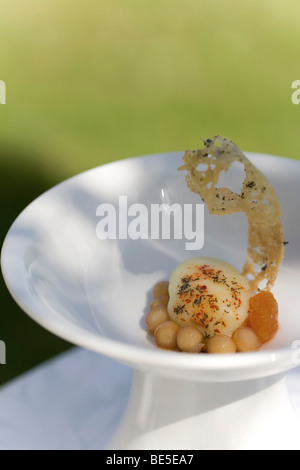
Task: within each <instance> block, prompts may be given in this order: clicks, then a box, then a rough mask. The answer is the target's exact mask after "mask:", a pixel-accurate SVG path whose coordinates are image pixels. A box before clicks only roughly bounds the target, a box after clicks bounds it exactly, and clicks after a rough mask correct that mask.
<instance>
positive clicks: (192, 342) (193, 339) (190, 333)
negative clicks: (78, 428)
mask: <svg viewBox="0 0 300 470" xmlns="http://www.w3.org/2000/svg"><path fill="white" fill-rule="evenodd" d="M177 346H178V347H179V349H180V350H181V351H183V352H190V353H198V352H200V351H201V349H202V348H203V346H204V336H203V334H202V333H201V331H200V330H199V328H197V327H195V326H184V327H182V328H180V330H179V331H178V334H177Z"/></svg>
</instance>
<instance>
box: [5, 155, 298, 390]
mask: <svg viewBox="0 0 300 470" xmlns="http://www.w3.org/2000/svg"><path fill="white" fill-rule="evenodd" d="M182 155H183V154H182V153H168V154H158V155H150V156H145V157H139V158H132V159H128V160H124V161H118V162H115V163H111V164H108V165H104V166H100V167H98V168H95V169H93V170H90V171H87V172H85V173H83V174H81V175H78V176H76V177H74V178H71V179H69V180H67V181H65V182H64V183H62V184H59V185H58V186H56V187H54V188H53V189H51V190H50V191H48V192H46V193H45V194H43V195H42V196H41V197H39V198H38V199H36V200H35V201H34V202H33V203H32V204H30V205H29V207H27V209H25V210H24V211H23V213H22V214H21V215H20V216H19V217H18V219H17V220H16V221H15V223H14V224H13V226H12V227H11V229H10V231H9V233H8V235H7V238H6V240H5V243H4V246H3V250H2V270H3V275H4V278H5V281H6V283H7V286H8V289H9V290H10V292H11V294H12V296H13V297H14V298H15V300H16V301H17V302H18V304H19V305H20V306H21V307H22V308H23V310H24V311H25V312H26V313H27V314H28V315H29V316H30V317H32V318H33V319H34V320H35V321H36V322H38V323H39V324H40V325H42V326H44V327H45V328H46V329H48V330H50V331H51V332H53V333H55V334H56V335H58V336H60V337H62V338H64V339H66V340H68V341H70V342H72V343H74V344H77V345H80V346H83V347H85V348H88V349H91V350H94V351H97V352H99V353H103V354H105V355H107V356H110V357H112V358H114V359H116V360H117V361H120V362H122V363H124V364H126V365H129V366H131V367H133V368H135V369H140V370H144V371H152V372H153V373H155V374H159V375H160V376H164V377H172V378H176V379H188V380H193V381H201V382H203V381H209V382H228V381H238V380H245V379H253V378H258V377H265V376H270V375H273V374H277V373H280V372H282V371H285V370H287V369H289V368H291V367H293V366H295V365H298V363H297V347H298V346H299V345H298V343H297V342H298V340H300V316H299V314H300V297H299V291H298V289H299V285H300V274H299V273H300V269H299V268H300V236H299V225H300V224H299V222H300V216H299V210H298V204H297V203H298V200H299V183H300V163H299V162H297V161H293V160H289V159H285V158H279V157H273V156H267V155H258V154H249V155H248V156H249V158H250V159H251V160H252V161H253V162H254V164H256V166H257V167H258V168H259V169H261V170H262V171H263V173H265V174H266V176H267V177H268V178H269V180H270V181H271V182H272V183H273V185H274V187H275V189H276V191H277V193H278V196H279V199H280V201H281V204H282V209H283V223H284V227H285V237H286V240H288V241H289V244H288V245H287V248H286V256H285V259H284V262H283V265H282V268H281V270H280V274H279V276H278V279H277V282H276V286H275V289H274V295H275V297H276V298H277V300H278V303H279V311H280V330H279V332H278V334H277V336H276V338H275V339H274V340H273V341H272V342H270V343H268V344H267V345H266V346H265V347H264V348H263V349H262V350H260V351H258V352H254V353H244V354H235V355H221V356H219V355H204V354H198V355H194V354H191V355H190V354H181V353H174V352H168V351H163V350H159V349H157V348H156V347H155V346H154V344H153V341H152V340H151V338H149V336H148V335H147V333H146V328H145V315H146V313H147V308H148V306H149V303H150V299H151V291H152V288H153V286H154V284H155V283H156V282H157V281H160V280H163V279H168V278H169V275H170V273H171V272H172V270H173V269H174V268H175V267H176V265H177V264H178V263H179V262H181V261H182V260H184V259H187V258H189V257H192V256H199V255H200V256H212V257H214V258H220V259H222V260H224V261H228V262H230V263H231V264H233V265H234V266H235V267H237V268H238V269H240V268H241V267H242V265H243V263H244V261H245V256H246V247H247V222H246V219H245V217H244V215H243V214H237V215H234V216H225V217H218V216H211V215H209V214H208V213H207V211H206V212H205V219H204V224H205V227H204V228H205V242H204V247H203V249H202V250H200V252H195V251H186V249H185V242H186V241H185V240H150V239H148V240H132V239H124V240H118V239H116V240H100V239H99V238H98V237H97V235H96V227H97V223H98V222H99V217H97V215H96V211H97V207H98V206H99V205H100V204H103V203H111V204H113V205H114V206H115V207H116V209H118V203H119V196H127V198H128V204H133V203H142V204H144V205H145V206H146V207H148V208H149V210H150V205H151V204H153V203H157V204H161V203H163V202H164V203H167V204H173V203H180V204H183V203H189V204H191V203H192V204H197V203H198V204H199V203H201V202H202V201H201V200H199V197H198V196H197V195H195V194H193V193H191V192H190V191H189V190H188V189H187V187H186V183H185V177H184V176H185V175H184V173H183V172H178V171H177V168H178V166H179V165H180V164H181V158H182ZM235 176H238V172H237V170H236V174H235V170H234V171H233V173H232V174H231V177H232V178H233V179H234V178H235ZM298 356H299V355H298Z"/></svg>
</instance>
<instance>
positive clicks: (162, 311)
mask: <svg viewBox="0 0 300 470" xmlns="http://www.w3.org/2000/svg"><path fill="white" fill-rule="evenodd" d="M167 320H170V317H169V314H168V310H167V307H166V306H165V305H158V306H157V307H155V308H152V309H150V311H149V313H148V315H147V316H146V325H147V327H148V330H149V331H150V332H151V333H153V332H154V331H155V328H157V327H158V325H160V323H162V322H164V321H167Z"/></svg>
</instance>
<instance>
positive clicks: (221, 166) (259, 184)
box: [179, 136, 284, 291]
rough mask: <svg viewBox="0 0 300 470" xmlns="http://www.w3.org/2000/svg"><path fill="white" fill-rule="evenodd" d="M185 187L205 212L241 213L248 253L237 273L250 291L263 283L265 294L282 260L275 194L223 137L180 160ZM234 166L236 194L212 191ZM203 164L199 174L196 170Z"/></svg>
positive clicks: (205, 142) (211, 141)
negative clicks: (239, 179)
mask: <svg viewBox="0 0 300 470" xmlns="http://www.w3.org/2000/svg"><path fill="white" fill-rule="evenodd" d="M183 161H184V165H182V166H181V167H180V168H179V170H186V171H188V174H187V176H186V181H187V185H188V187H189V189H190V190H191V191H193V192H195V193H197V194H199V195H200V196H201V198H202V199H203V201H204V202H205V203H206V204H207V207H208V210H209V212H210V214H218V215H226V214H233V213H235V212H244V213H245V214H246V216H247V218H248V222H249V229H248V253H247V259H246V262H245V264H244V267H243V272H242V274H243V275H244V276H246V277H248V278H249V282H250V286H251V289H252V290H257V289H258V288H259V285H260V283H261V282H263V281H265V283H266V285H265V287H264V290H268V291H270V290H271V288H272V287H273V285H274V283H275V280H276V278H277V275H278V271H279V268H280V266H281V263H282V260H283V256H284V235H283V226H282V223H281V207H280V203H279V200H278V197H277V194H276V192H275V190H274V188H273V187H272V185H271V184H270V182H269V181H268V179H267V178H266V177H265V176H264V175H263V173H261V172H260V171H259V170H258V169H257V168H256V167H255V166H254V165H253V164H252V163H251V162H250V161H249V160H248V158H247V157H246V156H245V155H244V154H243V152H242V151H241V150H240V149H239V148H238V147H237V146H236V145H235V144H234V143H233V142H232V141H230V140H229V139H226V138H224V137H221V136H215V137H214V138H213V139H208V140H206V141H204V148H202V149H199V150H187V151H186V152H185V154H184V156H183ZM233 162H240V163H241V164H242V165H243V167H244V171H245V178H244V181H243V186H242V189H241V192H240V193H236V192H233V191H231V190H230V189H229V188H224V187H220V188H219V187H217V184H218V181H219V178H220V174H221V172H222V171H228V170H229V168H230V166H231V164H232V163H233ZM200 164H204V165H206V166H207V168H206V169H205V170H203V171H202V170H199V169H198V166H199V165H200Z"/></svg>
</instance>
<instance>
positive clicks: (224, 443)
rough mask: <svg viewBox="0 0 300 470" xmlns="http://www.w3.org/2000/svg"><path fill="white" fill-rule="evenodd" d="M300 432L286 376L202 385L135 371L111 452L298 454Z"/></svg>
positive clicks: (111, 444) (299, 423)
mask: <svg viewBox="0 0 300 470" xmlns="http://www.w3.org/2000/svg"><path fill="white" fill-rule="evenodd" d="M299 431H300V422H299V420H298V418H297V417H296V415H295V412H294V410H293V408H292V405H291V403H290V399H289V396H288V391H287V386H286V377H285V374H280V375H276V376H271V377H266V378H262V379H257V380H249V381H241V382H226V383H205V382H204V383H201V382H188V381H179V380H172V379H165V378H161V377H158V376H154V375H151V374H149V373H144V372H140V371H136V372H135V377H134V381H133V386H132V391H131V395H130V399H129V403H128V406H127V409H126V412H125V415H124V417H123V420H122V422H121V425H120V428H119V430H118V431H117V434H116V435H115V437H114V439H113V441H112V442H111V443H110V446H109V448H110V449H115V450H122V449H131V450H139V449H151V450H163V449H164V450H166V449H168V450H174V449H175V450H179V449H181V450H188V449H190V450H195V449H198V450H202V449H203V450H213V449H217V450H221V449H225V450H247V449H249V450H256V449H258V450H260V449H261V450H271V449H276V450H279V449H284V450H289V449H291V450H295V449H297V450H298V449H300V432H299Z"/></svg>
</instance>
